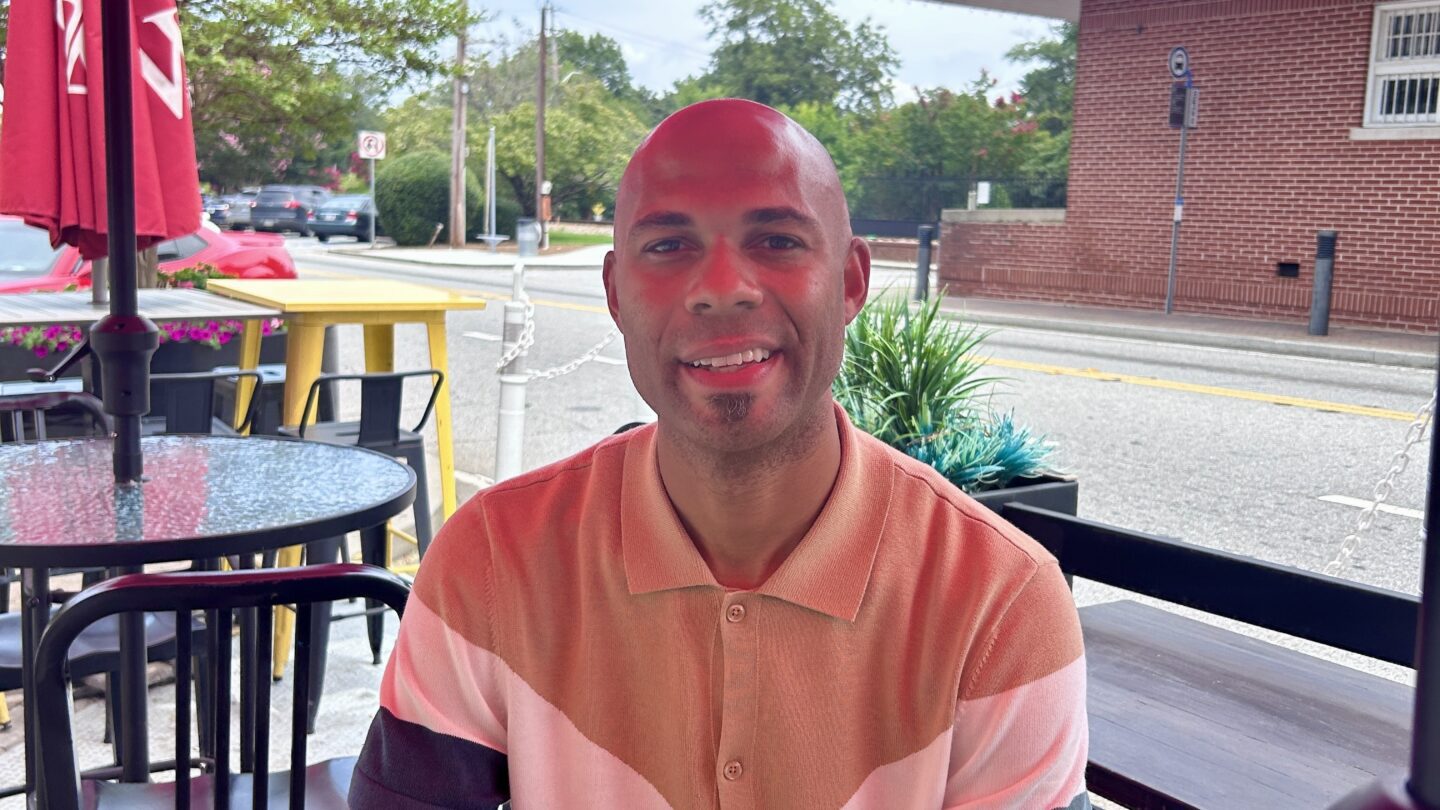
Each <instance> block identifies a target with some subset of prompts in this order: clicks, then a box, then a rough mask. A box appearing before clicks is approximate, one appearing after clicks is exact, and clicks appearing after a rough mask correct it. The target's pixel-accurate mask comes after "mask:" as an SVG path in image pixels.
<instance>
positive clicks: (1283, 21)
mask: <svg viewBox="0 0 1440 810" xmlns="http://www.w3.org/2000/svg"><path fill="white" fill-rule="evenodd" d="M1374 5H1375V1H1374V0H1198V1H1194V0H1083V2H1082V6H1081V20H1080V57H1079V64H1078V66H1077V67H1078V70H1077V78H1076V88H1075V130H1074V134H1073V140H1072V145H1071V157H1070V182H1069V192H1068V206H1069V207H1068V209H1067V211H1066V213H1065V217H1064V222H1063V223H1051V224H1045V225H1035V224H1024V223H967V222H957V221H947V222H945V223H943V224H942V227H941V241H942V243H943V244H944V245H945V250H944V253H943V259H942V261H941V264H940V274H941V279H942V283H945V284H948V285H949V286H951V287H952V288H953V289H956V290H957V291H959V290H964V291H965V292H966V293H967V294H971V295H984V296H991V297H1004V298H1029V299H1042V300H1053V301H1066V302H1074V303H1087V304H1100V305H1112V306H1133V307H1144V308H1159V307H1160V306H1162V305H1163V302H1164V296H1165V276H1166V270H1167V264H1168V261H1169V249H1170V220H1171V212H1172V196H1173V194H1174V186H1175V168H1176V157H1177V152H1178V146H1179V133H1178V131H1177V130H1172V129H1170V128H1169V127H1168V126H1167V123H1166V113H1167V101H1168V95H1169V88H1170V79H1169V75H1168V73H1167V72H1166V70H1165V57H1166V54H1167V53H1168V52H1169V50H1170V48H1171V47H1172V46H1174V45H1177V44H1182V43H1183V44H1184V45H1185V46H1186V47H1187V49H1188V50H1189V52H1190V58H1191V65H1192V68H1193V70H1194V72H1195V84H1196V86H1197V87H1199V88H1200V89H1201V94H1200V119H1199V124H1200V126H1199V129H1196V130H1193V131H1192V132H1191V134H1190V142H1189V154H1188V156H1187V160H1186V178H1185V202H1186V205H1185V222H1184V224H1183V226H1182V231H1181V240H1180V251H1179V261H1178V265H1179V283H1178V288H1177V294H1176V309H1177V311H1188V312H1208V313H1219V314H1232V315H1246V316H1261V317H1266V318H1271V319H1275V320H1299V321H1303V320H1305V318H1306V317H1307V313H1308V308H1309V303H1310V290H1311V283H1312V279H1313V271H1314V255H1315V233H1316V231H1318V230H1321V229H1324V228H1335V229H1337V230H1339V231H1340V241H1339V247H1338V250H1337V253H1336V269H1335V299H1334V307H1333V310H1332V319H1333V320H1334V321H1335V322H1338V323H1357V324H1368V325H1374V326H1383V327H1388V328H1397V329H1406V330H1410V331H1434V330H1435V328H1436V325H1437V323H1440V311H1437V300H1440V267H1437V263H1440V258H1437V257H1440V227H1437V225H1440V139H1437V140H1354V139H1352V138H1351V129H1352V128H1356V127H1359V126H1361V124H1362V122H1363V113H1364V109H1363V108H1364V100H1365V85H1366V78H1367V71H1368V66H1369V41H1370V35H1371V30H1372V24H1373V9H1374ZM1278 262H1296V263H1298V264H1299V265H1300V276H1299V278H1282V277H1278V276H1277V275H1276V272H1275V271H1276V263H1278Z"/></svg>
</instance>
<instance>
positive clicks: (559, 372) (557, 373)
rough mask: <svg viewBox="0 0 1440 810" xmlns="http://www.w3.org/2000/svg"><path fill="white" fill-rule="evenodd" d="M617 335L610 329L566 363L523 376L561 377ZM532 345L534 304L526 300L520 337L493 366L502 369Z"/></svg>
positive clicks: (614, 330)
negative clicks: (598, 340)
mask: <svg viewBox="0 0 1440 810" xmlns="http://www.w3.org/2000/svg"><path fill="white" fill-rule="evenodd" d="M619 335H620V330H619V329H611V330H610V331H609V333H607V334H606V335H605V337H604V338H602V339H601V340H600V342H599V343H596V344H595V345H594V346H591V347H590V348H589V349H587V350H586V351H585V353H584V354H582V355H580V356H579V357H577V358H575V359H574V360H571V361H570V362H568V363H563V364H561V365H558V366H554V367H552V368H547V369H545V370H544V371H528V372H525V377H526V379H527V380H529V381H531V382H538V381H540V380H553V379H555V378H556V377H563V376H565V375H566V374H569V373H570V372H572V371H574V370H576V369H578V368H580V367H581V366H583V365H585V364H586V363H588V362H590V361H591V360H594V359H595V358H596V357H598V356H599V355H600V352H601V351H603V350H604V349H605V347H606V346H609V345H610V344H611V343H612V342H613V341H614V340H615V338H617V337H619ZM534 345H535V305H534V304H532V303H530V302H529V301H528V300H527V301H526V302H525V326H524V328H522V329H521V330H520V339H519V340H518V341H517V342H516V343H515V345H514V346H511V347H510V348H509V350H507V351H506V352H505V353H504V354H502V355H501V356H500V362H498V363H496V364H495V368H496V369H497V370H499V371H504V369H505V367H506V366H508V365H510V363H511V362H512V361H514V360H515V358H517V357H519V356H520V354H521V352H524V351H525V350H526V349H528V348H530V347H531V346H534Z"/></svg>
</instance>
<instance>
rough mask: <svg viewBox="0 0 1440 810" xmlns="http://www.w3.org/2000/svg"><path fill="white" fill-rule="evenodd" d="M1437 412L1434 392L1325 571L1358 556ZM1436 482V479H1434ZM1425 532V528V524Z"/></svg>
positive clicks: (1335, 572) (1335, 571)
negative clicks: (1398, 478)
mask: <svg viewBox="0 0 1440 810" xmlns="http://www.w3.org/2000/svg"><path fill="white" fill-rule="evenodd" d="M1434 412H1435V395H1433V394H1432V395H1431V396H1430V401H1429V402H1427V403H1425V406H1424V407H1422V408H1421V409H1420V411H1419V413H1417V414H1415V421H1413V422H1411V423H1410V427H1409V429H1408V430H1406V431H1405V441H1404V443H1403V444H1402V445H1401V446H1400V450H1399V451H1398V452H1396V453H1395V455H1394V456H1392V457H1391V458H1390V469H1389V470H1388V471H1387V472H1386V473H1385V475H1383V476H1381V478H1380V482H1379V483H1377V484H1376V485H1375V492H1374V493H1373V495H1372V496H1371V498H1370V505H1369V506H1367V507H1365V509H1364V511H1362V512H1361V513H1360V517H1359V519H1358V520H1357V521H1356V526H1355V531H1353V532H1351V533H1350V534H1348V535H1346V537H1345V541H1344V542H1343V543H1341V544H1340V551H1339V552H1338V553H1337V554H1336V555H1335V559H1333V560H1331V561H1330V562H1329V563H1326V565H1325V573H1326V574H1327V575H1328V576H1332V577H1334V576H1339V575H1340V572H1341V571H1342V570H1344V568H1345V566H1346V565H1347V564H1349V562H1350V558H1351V557H1352V556H1354V554H1355V550H1356V549H1357V548H1359V547H1360V538H1361V537H1362V536H1363V535H1364V534H1365V533H1366V532H1368V531H1370V527H1371V525H1373V524H1374V523H1375V513H1376V512H1377V511H1379V509H1380V504H1382V503H1384V502H1385V500H1386V499H1387V498H1389V497H1390V495H1391V493H1393V492H1394V491H1395V479H1396V478H1397V477H1399V475H1400V474H1401V473H1403V472H1405V468H1406V467H1407V466H1409V464H1410V451H1411V450H1412V449H1414V447H1415V445H1417V444H1419V443H1420V441H1421V440H1422V439H1424V438H1425V430H1426V428H1428V427H1429V426H1430V418H1431V416H1432V415H1433V414H1434ZM1432 483H1433V482H1432ZM1420 531H1421V533H1422V535H1423V533H1424V531H1425V530H1424V528H1423V527H1422V528H1421V530H1420Z"/></svg>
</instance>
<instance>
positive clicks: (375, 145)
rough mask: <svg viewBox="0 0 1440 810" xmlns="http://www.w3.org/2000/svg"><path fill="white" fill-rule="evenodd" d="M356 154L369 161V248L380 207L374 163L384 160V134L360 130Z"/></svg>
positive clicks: (373, 238)
mask: <svg viewBox="0 0 1440 810" xmlns="http://www.w3.org/2000/svg"><path fill="white" fill-rule="evenodd" d="M359 141H360V142H359V144H358V146H357V147H356V152H357V153H358V154H359V155H360V157H361V158H363V159H365V160H368V161H370V207H371V209H373V210H371V212H370V247H371V248H372V249H373V248H374V247H375V220H376V219H377V218H378V217H379V216H380V206H379V205H377V204H376V203H375V161H377V160H384V159H385V133H383V132H372V131H370V130H364V129H362V130H360V137H359Z"/></svg>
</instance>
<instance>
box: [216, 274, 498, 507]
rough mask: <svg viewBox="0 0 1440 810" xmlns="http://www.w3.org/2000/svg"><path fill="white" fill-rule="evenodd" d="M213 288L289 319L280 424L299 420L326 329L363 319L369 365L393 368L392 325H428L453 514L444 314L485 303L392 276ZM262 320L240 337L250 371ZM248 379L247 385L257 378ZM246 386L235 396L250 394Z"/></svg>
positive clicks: (438, 431)
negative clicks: (438, 380)
mask: <svg viewBox="0 0 1440 810" xmlns="http://www.w3.org/2000/svg"><path fill="white" fill-rule="evenodd" d="M207 289H208V290H209V291H210V292H214V293H219V294H220V295H224V296H228V297H230V298H235V299H238V300H241V301H248V302H250V303H252V304H257V305H259V306H262V307H267V308H269V309H274V310H278V311H279V312H280V313H281V317H283V318H285V319H286V320H287V321H288V322H289V331H290V336H289V339H288V342H287V344H286V351H285V399H284V406H283V409H282V417H283V419H282V421H283V422H284V424H286V425H298V424H300V420H301V419H302V417H303V418H304V419H305V420H306V421H309V420H310V419H311V418H312V417H313V414H302V411H303V410H304V408H305V395H306V394H307V393H308V392H309V390H310V385H311V384H312V383H313V382H314V381H315V378H316V377H318V376H319V375H320V357H321V353H322V350H323V348H324V341H325V327H327V326H330V325H333V324H345V323H353V324H361V325H362V326H364V328H365V369H366V370H367V371H394V370H395V324H397V323H423V324H425V332H426V336H427V338H428V340H429V344H430V366H431V367H432V368H436V369H439V370H440V371H441V372H443V373H444V374H445V382H444V383H442V384H441V386H440V395H439V396H438V397H437V398H436V400H435V438H436V445H437V446H436V450H437V452H438V455H439V457H440V492H441V500H442V503H443V508H444V515H445V517H446V518H447V519H448V518H449V517H450V516H451V515H452V514H454V513H455V507H456V502H455V452H454V444H453V433H452V422H451V417H450V370H449V365H448V357H447V351H446V343H445V313H447V312H449V311H450V310H459V309H475V310H478V309H484V308H485V301H484V300H483V299H480V298H475V297H473V296H468V295H464V294H462V293H457V292H452V291H450V290H443V289H439V288H436V287H427V286H425V285H423V284H414V283H412V282H409V281H396V280H391V279H363V280H360V279H356V280H323V281H320V280H303V279H299V280H296V279H256V280H243V279H224V280H221V279H215V280H212V281H210V282H209V284H208V286H207ZM260 335H261V322H260V321H259V320H249V321H246V322H245V331H244V332H243V334H242V336H241V344H240V367H241V368H242V369H253V368H255V367H256V366H257V365H259V362H260ZM244 382H245V388H246V389H248V388H249V387H250V385H251V384H252V383H250V382H249V381H248V380H246V381H244ZM248 395H249V392H248V390H247V391H246V392H245V394H243V395H240V396H237V397H236V399H240V400H244V399H248Z"/></svg>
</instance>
